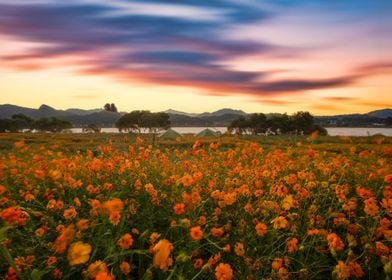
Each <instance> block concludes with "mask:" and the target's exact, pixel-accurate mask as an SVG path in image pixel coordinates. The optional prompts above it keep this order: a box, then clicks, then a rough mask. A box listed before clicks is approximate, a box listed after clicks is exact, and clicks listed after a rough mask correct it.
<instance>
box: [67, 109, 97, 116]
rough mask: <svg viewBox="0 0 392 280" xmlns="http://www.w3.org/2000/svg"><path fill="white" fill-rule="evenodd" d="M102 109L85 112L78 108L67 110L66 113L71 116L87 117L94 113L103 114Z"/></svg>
mask: <svg viewBox="0 0 392 280" xmlns="http://www.w3.org/2000/svg"><path fill="white" fill-rule="evenodd" d="M101 111H102V109H90V110H83V109H77V108H71V109H67V110H65V111H64V112H66V113H67V114H70V115H78V116H85V115H89V114H93V113H98V112H101Z"/></svg>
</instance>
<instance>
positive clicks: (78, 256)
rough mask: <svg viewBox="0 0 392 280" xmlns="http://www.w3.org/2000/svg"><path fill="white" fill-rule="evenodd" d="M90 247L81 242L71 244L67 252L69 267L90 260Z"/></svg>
mask: <svg viewBox="0 0 392 280" xmlns="http://www.w3.org/2000/svg"><path fill="white" fill-rule="evenodd" d="M90 252H91V246H90V244H87V243H83V242H81V241H78V242H75V243H72V244H71V246H70V247H69V250H68V256H67V258H68V262H69V265H71V266H72V265H78V264H83V263H86V262H87V261H88V260H89V258H90Z"/></svg>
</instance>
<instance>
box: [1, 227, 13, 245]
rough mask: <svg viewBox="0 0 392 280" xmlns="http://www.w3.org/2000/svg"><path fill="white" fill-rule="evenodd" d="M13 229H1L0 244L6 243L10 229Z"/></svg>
mask: <svg viewBox="0 0 392 280" xmlns="http://www.w3.org/2000/svg"><path fill="white" fill-rule="evenodd" d="M10 228H11V227H2V228H0V243H2V242H3V241H5V239H6V238H7V236H6V234H7V231H8V230H9V229H10Z"/></svg>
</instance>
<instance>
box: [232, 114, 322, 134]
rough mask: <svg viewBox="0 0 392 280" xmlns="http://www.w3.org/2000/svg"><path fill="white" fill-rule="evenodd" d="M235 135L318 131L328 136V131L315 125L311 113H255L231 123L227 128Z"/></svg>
mask: <svg viewBox="0 0 392 280" xmlns="http://www.w3.org/2000/svg"><path fill="white" fill-rule="evenodd" d="M227 129H228V131H229V132H230V133H235V134H240V135H242V134H247V135H258V134H310V133H312V132H313V131H318V132H319V134H320V135H327V131H326V130H325V129H324V128H323V127H321V126H319V125H316V124H315V123H314V117H313V116H312V115H311V114H310V113H309V112H302V111H300V112H297V113H295V114H293V115H291V116H289V115H287V114H281V115H280V114H279V115H271V116H269V117H267V116H266V115H265V114H263V113H254V114H250V115H248V116H246V117H243V116H241V117H239V118H238V119H236V120H234V121H232V122H231V124H230V125H229V127H228V128H227Z"/></svg>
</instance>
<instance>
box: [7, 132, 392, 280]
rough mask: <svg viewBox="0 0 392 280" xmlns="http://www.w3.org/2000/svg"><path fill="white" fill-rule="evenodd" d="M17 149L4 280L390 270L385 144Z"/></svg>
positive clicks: (314, 275) (340, 274)
mask: <svg viewBox="0 0 392 280" xmlns="http://www.w3.org/2000/svg"><path fill="white" fill-rule="evenodd" d="M0 141H1V140H0ZM7 147H8V148H7V149H3V150H0V278H2V279H34V280H36V279H222V280H223V279H226V280H227V279H357V278H358V279H361V278H363V279H369V278H370V279H385V278H389V277H390V276H391V275H392V251H391V248H392V243H391V241H392V221H391V220H392V161H391V159H392V145H391V141H390V139H388V138H378V139H376V140H375V141H373V142H371V143H364V144H362V143H356V142H353V141H352V139H350V138H345V139H338V140H334V142H333V143H332V144H328V143H321V142H317V139H316V138H308V139H307V138H304V139H302V140H301V142H299V141H286V142H285V143H284V144H281V145H279V144H276V145H275V144H272V145H271V143H269V144H268V145H264V144H263V140H262V139H257V140H256V139H254V141H247V140H242V139H235V138H234V139H232V138H231V139H229V140H225V139H223V140H222V139H215V140H208V141H199V140H196V141H195V140H192V142H189V143H188V142H184V143H181V142H175V143H173V144H168V145H157V146H154V147H152V146H151V145H150V144H149V143H148V142H147V141H146V140H143V139H142V138H136V139H132V140H129V142H127V143H126V145H123V146H122V147H121V148H120V147H116V145H115V144H113V143H112V142H110V141H108V142H106V143H103V144H99V145H96V146H95V147H94V148H92V147H86V148H83V149H82V148H81V149H79V148H78V149H72V146H67V147H65V146H63V145H61V144H59V143H58V142H56V141H52V142H50V141H48V142H45V143H44V144H39V143H38V144H37V143H35V144H34V145H32V144H30V143H29V142H28V141H25V140H23V139H15V141H14V142H13V143H12V146H10V145H8V146H7Z"/></svg>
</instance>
